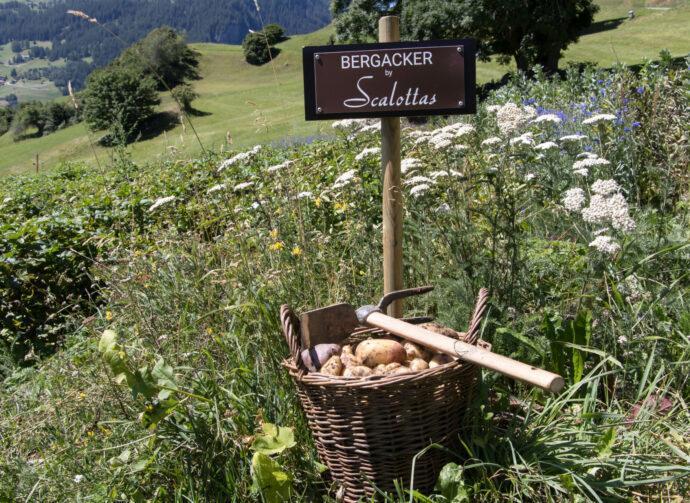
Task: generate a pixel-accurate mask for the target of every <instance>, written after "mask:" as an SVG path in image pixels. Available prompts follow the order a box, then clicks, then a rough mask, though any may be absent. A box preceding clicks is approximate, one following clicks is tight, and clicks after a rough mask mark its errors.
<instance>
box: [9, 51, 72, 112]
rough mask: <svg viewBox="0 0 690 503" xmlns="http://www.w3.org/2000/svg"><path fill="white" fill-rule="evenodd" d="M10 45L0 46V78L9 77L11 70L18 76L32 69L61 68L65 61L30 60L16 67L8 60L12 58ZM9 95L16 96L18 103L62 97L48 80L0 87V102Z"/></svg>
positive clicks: (11, 83) (21, 81)
mask: <svg viewBox="0 0 690 503" xmlns="http://www.w3.org/2000/svg"><path fill="white" fill-rule="evenodd" d="M10 45H11V44H4V45H0V76H2V77H9V76H10V73H11V72H12V69H16V70H17V72H19V74H21V73H22V72H25V71H26V70H31V69H33V68H44V67H47V66H63V65H64V64H65V61H64V60H62V59H60V60H57V61H48V60H47V59H32V60H30V61H27V62H25V63H20V64H18V65H10V64H9V60H10V58H12V56H14V53H13V52H12V49H11V48H10ZM36 45H39V46H42V47H49V46H50V45H51V44H50V42H38V43H37V44H36ZM28 52H29V51H23V54H28ZM9 94H14V95H16V96H17V98H18V99H19V101H20V102H21V101H30V100H42V101H45V100H52V99H55V98H57V97H59V96H61V95H62V93H61V92H60V90H59V89H58V88H57V87H55V84H53V83H52V82H51V81H49V80H45V79H41V80H40V81H37V80H24V79H20V80H18V81H16V82H15V81H9V82H7V83H6V84H5V85H4V86H2V87H0V100H2V98H3V97H4V96H7V95H9Z"/></svg>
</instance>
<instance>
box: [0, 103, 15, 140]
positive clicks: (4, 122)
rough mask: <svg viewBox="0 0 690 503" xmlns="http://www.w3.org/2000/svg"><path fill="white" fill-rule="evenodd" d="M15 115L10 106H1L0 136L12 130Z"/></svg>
mask: <svg viewBox="0 0 690 503" xmlns="http://www.w3.org/2000/svg"><path fill="white" fill-rule="evenodd" d="M13 117H14V110H13V109H11V108H10V107H3V106H0V136H2V135H4V134H5V133H6V132H7V131H9V130H10V125H11V124H12V118H13Z"/></svg>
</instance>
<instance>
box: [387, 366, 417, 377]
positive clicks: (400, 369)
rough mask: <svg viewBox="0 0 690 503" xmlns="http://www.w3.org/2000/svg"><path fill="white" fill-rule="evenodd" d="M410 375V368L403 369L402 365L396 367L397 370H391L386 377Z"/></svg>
mask: <svg viewBox="0 0 690 503" xmlns="http://www.w3.org/2000/svg"><path fill="white" fill-rule="evenodd" d="M411 373H412V370H410V367H405V366H404V365H402V366H400V367H397V368H395V369H393V370H391V371H390V372H389V373H388V375H391V376H397V375H400V374H411Z"/></svg>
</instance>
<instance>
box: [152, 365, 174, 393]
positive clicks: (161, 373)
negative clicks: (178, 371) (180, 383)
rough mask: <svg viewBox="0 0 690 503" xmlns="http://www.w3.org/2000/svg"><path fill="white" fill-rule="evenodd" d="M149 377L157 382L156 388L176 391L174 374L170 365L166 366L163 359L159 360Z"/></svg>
mask: <svg viewBox="0 0 690 503" xmlns="http://www.w3.org/2000/svg"><path fill="white" fill-rule="evenodd" d="M151 375H152V376H153V377H154V378H155V379H156V380H157V382H158V386H162V387H165V388H171V389H177V384H176V383H175V372H174V371H173V368H172V367H171V366H170V365H167V364H166V363H165V362H164V361H163V358H159V359H158V361H157V362H156V365H154V367H153V369H152V370H151Z"/></svg>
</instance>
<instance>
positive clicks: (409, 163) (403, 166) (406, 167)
mask: <svg viewBox="0 0 690 503" xmlns="http://www.w3.org/2000/svg"><path fill="white" fill-rule="evenodd" d="M421 167H422V161H420V160H419V159H415V158H414V157H408V158H406V159H403V160H402V161H401V162H400V171H401V172H402V173H403V174H404V173H407V172H408V171H410V170H413V169H417V168H421Z"/></svg>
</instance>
